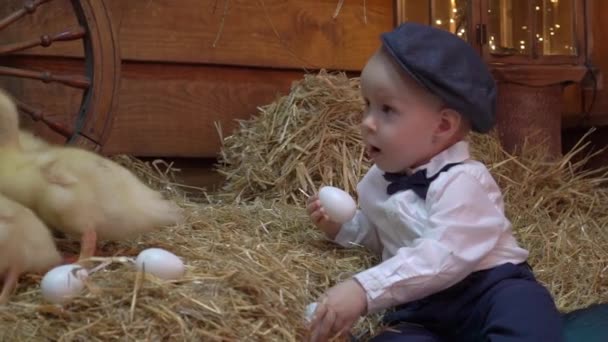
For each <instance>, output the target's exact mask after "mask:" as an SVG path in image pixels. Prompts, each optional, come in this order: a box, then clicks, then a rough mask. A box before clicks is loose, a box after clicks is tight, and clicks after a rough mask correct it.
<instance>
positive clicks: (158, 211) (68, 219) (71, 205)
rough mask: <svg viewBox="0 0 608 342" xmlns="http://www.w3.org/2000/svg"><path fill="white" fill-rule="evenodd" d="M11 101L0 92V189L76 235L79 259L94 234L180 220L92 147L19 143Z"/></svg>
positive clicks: (178, 212) (87, 253)
mask: <svg viewBox="0 0 608 342" xmlns="http://www.w3.org/2000/svg"><path fill="white" fill-rule="evenodd" d="M18 127H19V118H18V113H17V110H16V107H15V104H14V102H13V101H12V99H10V97H8V96H7V95H6V94H5V93H1V92H0V193H3V194H5V195H6V196H8V197H10V198H12V199H14V200H16V201H18V202H20V203H22V204H23V205H25V206H27V207H29V208H31V209H32V210H33V211H34V212H35V213H36V214H37V215H38V216H39V217H40V218H41V219H42V220H43V221H44V222H45V223H47V224H48V225H49V226H51V227H52V228H54V229H57V230H59V231H62V232H64V233H66V234H68V235H76V236H80V237H81V250H80V258H81V259H83V258H88V257H91V256H93V255H94V253H95V247H96V242H97V239H98V238H100V239H108V240H122V239H126V238H130V237H133V236H135V235H137V234H140V233H143V232H147V231H150V230H152V229H154V228H158V227H162V226H168V225H174V224H177V223H179V222H180V221H181V220H182V216H183V213H182V209H181V208H179V207H178V206H177V205H176V204H175V203H173V202H171V201H168V200H166V199H164V198H163V196H162V195H161V194H160V193H159V192H157V191H154V190H152V189H150V188H149V187H148V186H146V185H145V184H143V183H142V182H141V181H140V180H139V179H138V178H137V177H136V176H135V175H133V174H132V173H131V172H130V171H128V170H127V169H125V168H123V167H122V166H120V165H119V164H117V163H115V162H113V161H111V160H108V159H106V158H103V157H101V156H99V155H97V154H95V153H93V152H89V151H86V150H83V149H79V148H74V147H60V146H52V145H48V146H46V147H44V146H43V148H33V149H27V146H26V148H24V147H23V146H22V145H21V142H20V139H19V136H20V132H19V128H18Z"/></svg>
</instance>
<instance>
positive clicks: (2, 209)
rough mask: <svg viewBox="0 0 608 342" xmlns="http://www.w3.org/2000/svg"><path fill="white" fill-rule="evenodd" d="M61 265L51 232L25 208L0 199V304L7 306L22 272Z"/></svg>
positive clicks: (38, 270) (0, 197)
mask: <svg viewBox="0 0 608 342" xmlns="http://www.w3.org/2000/svg"><path fill="white" fill-rule="evenodd" d="M60 262H61V255H60V254H59V252H58V251H57V248H56V247H55V242H54V241H53V237H52V236H51V232H50V231H49V229H48V228H47V227H46V225H45V224H44V223H43V222H42V221H41V220H40V219H39V218H38V217H37V216H36V215H35V214H34V213H33V212H32V211H31V210H30V209H28V208H26V207H24V206H23V205H21V204H19V203H17V202H15V201H13V200H10V199H8V198H7V197H5V196H2V195H0V275H1V274H4V275H5V278H4V285H3V286H2V292H1V293H0V304H5V303H6V302H8V300H9V298H10V296H11V294H12V292H13V291H14V290H15V287H16V286H17V282H18V279H19V276H20V275H21V274H22V273H23V272H40V273H42V272H46V271H47V270H49V269H50V268H51V267H53V266H56V265H58V264H59V263H60Z"/></svg>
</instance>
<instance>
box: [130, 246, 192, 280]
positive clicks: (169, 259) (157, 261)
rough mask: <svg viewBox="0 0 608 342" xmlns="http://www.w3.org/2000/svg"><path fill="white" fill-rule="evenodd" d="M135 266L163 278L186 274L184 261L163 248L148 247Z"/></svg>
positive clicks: (174, 277)
mask: <svg viewBox="0 0 608 342" xmlns="http://www.w3.org/2000/svg"><path fill="white" fill-rule="evenodd" d="M135 267H137V270H138V271H145V272H146V273H150V274H153V275H155V276H157V277H159V278H161V279H165V280H173V279H179V278H181V277H182V276H183V275H184V271H185V268H184V263H183V262H182V260H181V259H180V258H178V257H177V256H176V255H175V254H173V253H171V252H168V251H166V250H164V249H162V248H148V249H145V250H143V251H141V253H139V255H138V256H137V259H136V260H135Z"/></svg>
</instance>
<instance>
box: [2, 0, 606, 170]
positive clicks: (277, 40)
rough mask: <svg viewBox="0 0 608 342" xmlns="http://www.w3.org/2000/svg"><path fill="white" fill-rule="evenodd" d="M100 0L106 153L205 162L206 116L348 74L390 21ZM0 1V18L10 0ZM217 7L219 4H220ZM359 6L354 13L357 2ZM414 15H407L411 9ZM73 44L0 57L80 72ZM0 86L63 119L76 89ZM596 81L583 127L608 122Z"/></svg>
mask: <svg viewBox="0 0 608 342" xmlns="http://www.w3.org/2000/svg"><path fill="white" fill-rule="evenodd" d="M69 2H70V1H69V0H53V1H52V2H50V3H48V4H45V5H43V6H42V7H40V10H39V11H38V12H37V13H35V14H34V15H32V16H28V17H26V18H24V19H23V20H21V21H20V22H19V23H18V25H13V26H11V27H10V28H9V29H7V30H3V31H2V32H1V33H0V43H3V42H11V41H17V40H23V39H24V38H26V37H28V38H30V37H36V36H38V35H40V34H41V33H54V32H60V31H61V30H63V29H64V28H66V27H70V26H74V25H76V19H75V17H74V16H73V13H72V11H71V7H70V5H69ZM338 2H339V1H338V0H306V1H297V0H232V1H227V0H178V1H177V0H176V1H169V0H146V1H124V0H106V3H107V5H108V9H109V11H110V16H111V20H112V24H113V27H114V28H115V30H116V31H117V32H118V36H119V41H120V51H121V54H122V58H123V73H122V83H121V91H120V97H119V104H118V110H117V113H116V115H115V120H114V127H113V130H112V132H111V135H110V138H109V141H108V143H107V145H106V146H105V151H104V152H106V153H108V154H115V153H129V154H134V155H138V156H159V157H211V158H213V157H215V155H216V153H217V151H218V150H219V148H220V142H219V138H218V135H217V133H216V130H215V127H214V122H219V123H221V125H222V126H223V127H224V130H225V131H226V132H230V130H231V129H232V128H234V127H235V124H234V119H241V118H248V117H250V116H251V115H253V114H255V113H256V108H257V107H258V106H260V105H263V104H266V103H268V102H270V101H272V100H273V99H274V98H275V97H276V96H277V95H278V94H285V93H286V92H288V90H289V87H290V84H291V82H292V81H294V80H297V79H300V78H301V77H302V74H303V73H304V70H305V69H309V70H311V71H314V70H317V69H319V68H328V69H339V70H350V71H353V72H354V73H356V72H357V71H358V70H360V68H361V67H362V66H363V64H364V62H365V60H366V58H367V57H368V56H369V55H370V54H371V53H372V52H373V50H374V49H375V48H376V47H377V46H378V45H379V42H378V35H379V34H380V33H381V32H383V31H387V30H390V29H391V27H392V25H393V15H394V7H393V3H394V1H392V0H377V1H365V2H364V1H363V0H361V1H345V2H344V5H343V7H342V8H341V10H340V13H339V15H338V17H337V18H335V19H334V18H333V14H334V12H335V10H336V5H337V4H338ZM22 3H23V2H22V0H5V1H2V2H1V3H0V17H3V16H4V15H5V14H7V13H10V12H11V11H12V10H15V9H17V8H19V7H20V6H21V5H22ZM588 3H589V4H590V6H592V9H591V10H590V11H589V13H590V15H591V19H592V21H591V25H592V30H591V32H592V42H593V49H592V55H591V62H592V64H593V65H594V66H596V67H598V68H599V69H600V70H601V72H602V73H603V74H604V75H606V74H607V73H608V58H606V56H608V45H607V44H603V43H602V38H603V37H604V36H605V35H606V34H608V22H607V21H606V20H604V18H603V17H602V15H603V13H608V2H607V1H603V0H588ZM226 4H228V6H226ZM364 4H365V8H364V6H363V5H364ZM412 16H413V17H416V15H415V13H412ZM81 51H82V46H81V43H79V42H76V43H62V44H56V45H53V46H52V47H50V48H47V49H42V48H39V49H34V50H31V51H29V52H28V53H27V54H25V55H20V56H18V57H13V58H10V59H5V60H4V63H8V64H9V65H13V66H20V67H23V68H29V69H37V70H44V69H50V70H53V71H56V72H64V71H65V72H76V73H78V72H82V70H83V65H82V60H81V57H82V52H81ZM0 82H2V85H3V86H5V87H7V88H9V89H10V90H12V91H13V92H14V93H16V94H18V95H20V96H21V97H22V98H25V100H27V101H28V102H29V103H31V104H34V105H37V106H40V107H44V108H45V109H48V110H49V111H50V112H52V113H57V118H60V119H63V120H66V121H69V120H70V117H71V115H73V114H74V113H75V112H76V109H77V108H78V106H79V103H80V97H79V92H77V91H74V90H72V89H69V88H66V87H61V86H56V85H47V84H42V83H40V82H36V81H28V80H17V79H14V78H10V79H7V78H4V79H1V78H0ZM591 95H592V91H591V88H590V87H582V86H579V85H574V86H569V87H568V88H567V89H566V91H565V95H564V99H565V106H564V113H563V114H564V123H565V125H566V126H576V125H577V124H578V123H580V122H581V120H580V118H581V113H582V112H583V111H584V108H589V107H590V104H591V103H590V102H591V97H592V96H591ZM606 95H608V94H607V93H606V87H604V85H603V84H602V83H600V84H599V89H598V91H597V94H596V99H595V102H594V105H593V109H592V112H591V116H590V120H589V123H590V124H607V123H608V96H606Z"/></svg>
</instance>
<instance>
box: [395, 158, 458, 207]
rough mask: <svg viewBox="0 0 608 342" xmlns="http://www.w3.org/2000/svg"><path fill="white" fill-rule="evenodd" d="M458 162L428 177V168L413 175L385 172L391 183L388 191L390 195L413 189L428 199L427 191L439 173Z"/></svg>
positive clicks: (421, 196)
mask: <svg viewBox="0 0 608 342" xmlns="http://www.w3.org/2000/svg"><path fill="white" fill-rule="evenodd" d="M458 164H460V163H452V164H447V165H446V166H444V167H443V168H441V170H439V172H437V173H436V174H435V175H433V176H432V177H428V178H427V176H426V169H422V170H419V171H416V172H415V173H414V174H412V175H411V176H408V175H406V174H403V173H394V172H385V173H384V179H386V180H387V181H388V182H389V185H388V186H387V187H386V193H387V194H388V195H389V196H390V195H392V194H394V193H397V192H399V191H405V190H412V191H414V193H416V195H418V197H420V198H422V199H426V193H427V192H428V191H429V186H430V185H431V183H432V182H433V181H434V180H435V179H437V177H439V174H441V173H442V172H444V171H447V170H449V169H450V168H452V167H453V166H456V165H458Z"/></svg>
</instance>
